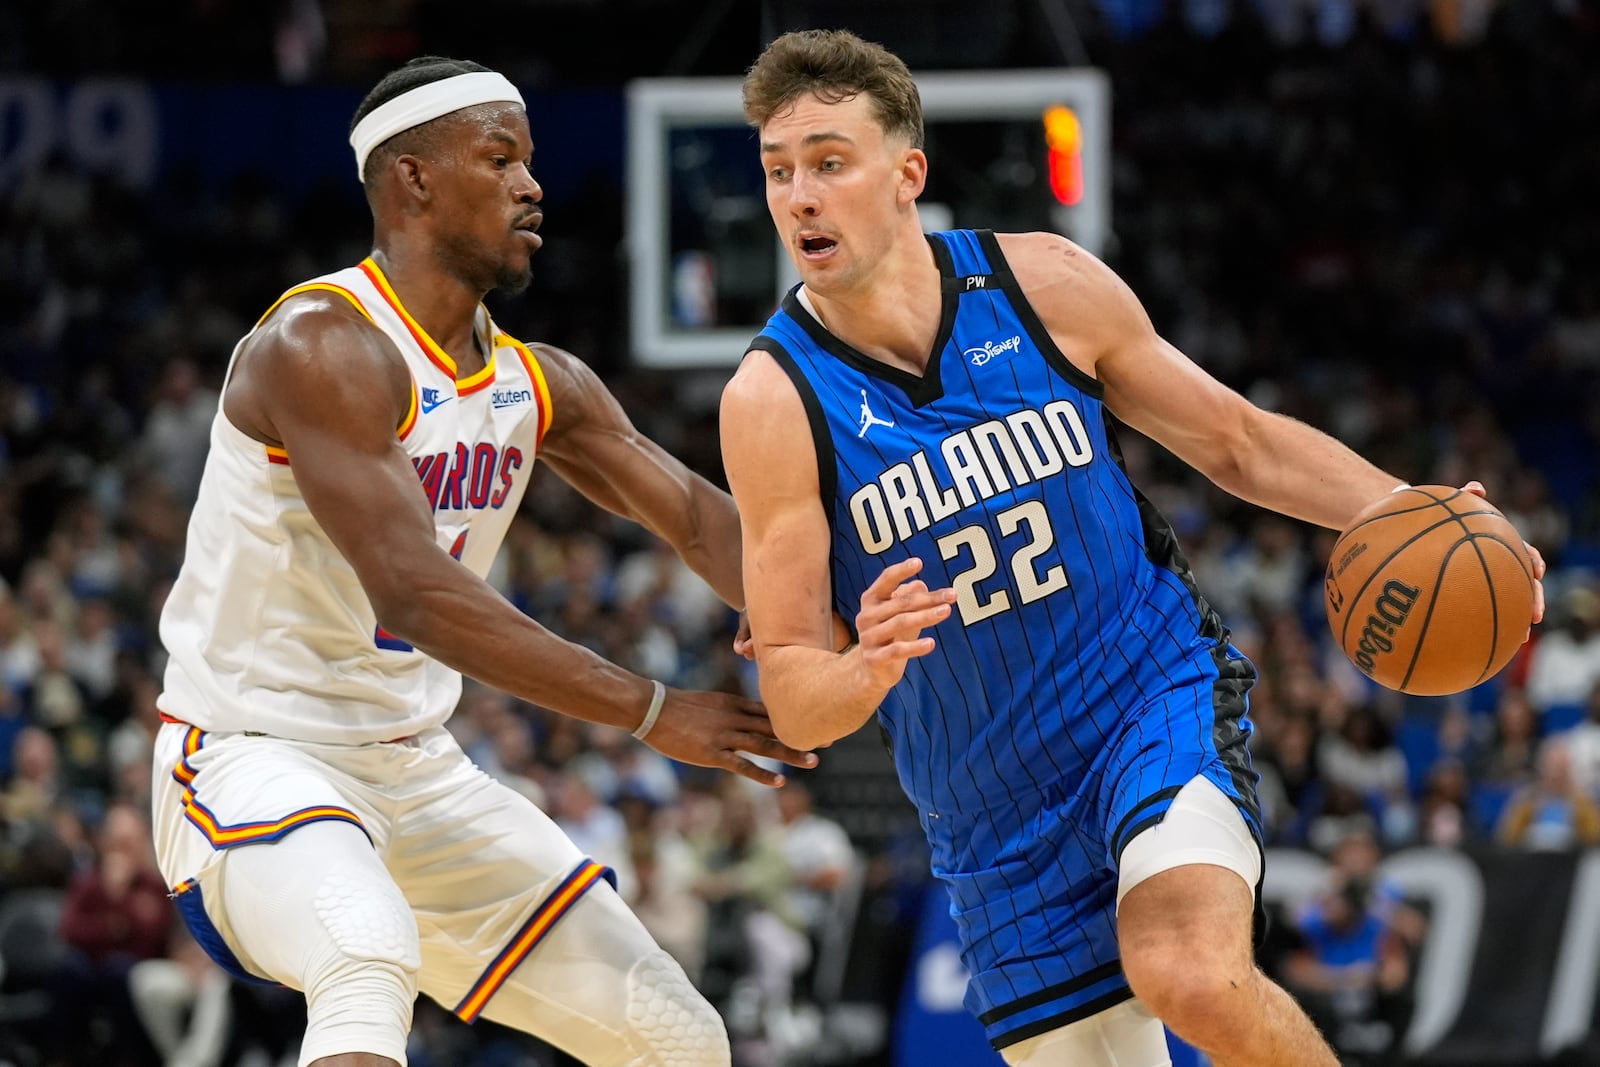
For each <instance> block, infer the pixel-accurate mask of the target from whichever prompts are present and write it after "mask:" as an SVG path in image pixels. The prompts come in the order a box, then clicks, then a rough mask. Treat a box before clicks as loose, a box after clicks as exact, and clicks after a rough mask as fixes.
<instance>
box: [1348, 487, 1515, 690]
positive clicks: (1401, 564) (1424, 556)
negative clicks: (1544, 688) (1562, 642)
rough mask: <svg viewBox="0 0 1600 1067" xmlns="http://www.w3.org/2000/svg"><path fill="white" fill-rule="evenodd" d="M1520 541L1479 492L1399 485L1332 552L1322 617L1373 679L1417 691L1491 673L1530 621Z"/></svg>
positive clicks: (1460, 685)
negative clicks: (1402, 487)
mask: <svg viewBox="0 0 1600 1067" xmlns="http://www.w3.org/2000/svg"><path fill="white" fill-rule="evenodd" d="M1533 590H1534V583H1533V565H1532V563H1531V561H1530V560H1529V559H1528V554H1527V550H1526V549H1525V548H1524V547H1523V543H1522V536H1521V535H1520V534H1518V533H1517V531H1516V528H1515V527H1513V526H1512V525H1511V523H1510V522H1508V521H1507V520H1506V517H1505V516H1504V515H1502V514H1500V512H1499V511H1498V510H1496V509H1495V508H1494V507H1493V506H1492V505H1491V504H1489V503H1488V502H1487V501H1485V500H1484V499H1483V498H1482V497H1478V496H1474V495H1472V494H1471V493H1467V492H1464V491H1462V490H1460V489H1456V488H1452V487H1451V486H1445V485H1417V486H1412V487H1410V488H1407V489H1401V490H1399V491H1397V492H1395V493H1392V494H1390V495H1389V496H1387V497H1385V498H1383V499H1382V500H1380V501H1378V502H1377V503H1376V504H1374V505H1373V506H1372V507H1370V508H1368V509H1367V510H1366V511H1363V512H1362V513H1361V514H1360V515H1358V516H1356V518H1355V520H1354V521H1353V522H1352V523H1351V524H1350V528H1349V529H1347V530H1345V532H1344V533H1343V534H1341V535H1340V537H1339V540H1338V541H1337V542H1336V543H1335V544H1334V546H1333V551H1332V552H1331V553H1330V554H1329V556H1328V571H1327V576H1326V580H1325V583H1324V587H1323V592H1324V595H1325V597H1326V599H1327V608H1328V624H1329V625H1330V626H1331V627H1332V628H1333V636H1334V637H1335V638H1336V639H1337V640H1338V642H1339V646H1340V647H1341V648H1343V649H1344V651H1345V655H1347V656H1349V657H1350V659H1351V661H1352V662H1354V663H1355V665H1356V666H1357V667H1358V668H1360V669H1361V671H1362V673H1363V674H1365V675H1367V676H1368V677H1369V678H1371V679H1373V680H1374V681H1376V682H1377V683H1378V684H1379V685H1383V686H1386V687H1388V688H1390V689H1397V690H1399V691H1400V692H1402V693H1411V694H1414V695H1417V696H1444V695H1446V694H1449V693H1459V692H1462V691H1463V690H1466V689H1471V688H1472V687H1473V686H1475V685H1478V684H1479V683H1481V682H1485V681H1487V680H1488V679H1490V678H1492V677H1494V675H1495V674H1496V673H1498V672H1499V671H1500V669H1501V668H1503V667H1504V666H1505V665H1506V664H1507V663H1509V662H1511V657H1512V656H1513V655H1515V654H1516V651H1517V649H1518V648H1520V647H1521V645H1522V641H1523V638H1524V637H1525V636H1526V635H1527V632H1528V626H1529V624H1530V623H1531V622H1532V620H1533Z"/></svg>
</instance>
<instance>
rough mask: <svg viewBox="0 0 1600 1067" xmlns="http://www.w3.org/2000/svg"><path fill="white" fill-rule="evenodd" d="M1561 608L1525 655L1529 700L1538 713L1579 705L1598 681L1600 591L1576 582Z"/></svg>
mask: <svg viewBox="0 0 1600 1067" xmlns="http://www.w3.org/2000/svg"><path fill="white" fill-rule="evenodd" d="M1562 608H1563V609H1564V610H1563V611H1562V613H1561V618H1560V620H1559V621H1558V622H1557V625H1556V627H1555V628H1554V629H1551V628H1548V627H1546V628H1545V629H1544V632H1543V633H1542V634H1541V636H1540V638H1539V640H1538V642H1537V643H1536V644H1535V645H1534V646H1533V649H1532V651H1531V652H1529V654H1528V655H1529V661H1528V700H1529V701H1530V702H1531V703H1532V704H1533V707H1534V709H1535V710H1536V711H1538V712H1540V713H1541V714H1549V713H1550V712H1551V709H1553V708H1572V707H1581V706H1582V705H1583V703H1584V701H1586V700H1587V699H1588V698H1589V692H1590V690H1592V689H1593V688H1594V687H1595V684H1596V683H1597V682H1600V592H1596V591H1595V589H1593V588H1592V587H1590V586H1589V585H1575V586H1573V587H1572V588H1571V589H1570V590H1568V592H1567V595H1566V597H1565V598H1563V600H1562Z"/></svg>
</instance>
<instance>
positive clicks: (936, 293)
mask: <svg viewBox="0 0 1600 1067" xmlns="http://www.w3.org/2000/svg"><path fill="white" fill-rule="evenodd" d="M806 292H807V295H808V296H809V297H810V301H809V304H810V306H811V310H812V313H813V314H814V315H815V316H816V318H817V321H818V322H820V323H822V325H823V326H824V327H826V328H827V330H828V332H830V333H832V334H833V335H834V336H835V337H837V338H839V340H841V341H843V342H845V343H846V344H848V345H850V346H851V347H852V348H855V349H856V350H858V351H860V352H861V353H862V354H864V355H867V356H871V357H872V358H873V359H876V360H879V361H880V362H883V363H886V364H888V365H889V366H891V367H898V368H899V369H901V370H906V371H910V372H911V373H913V374H921V373H922V372H923V371H924V370H926V369H927V366H928V357H929V355H930V354H931V353H932V350H933V342H934V339H935V337H936V336H937V335H938V332H939V318H940V315H941V313H942V310H943V304H942V300H941V296H940V283H939V266H938V263H937V261H935V260H934V258H933V253H932V252H931V251H930V250H929V248H928V246H927V243H926V242H925V241H924V240H923V239H922V235H921V232H920V231H919V232H918V234H917V241H916V242H915V244H909V243H906V244H902V245H900V246H899V247H898V248H897V249H895V250H894V251H893V252H892V253H891V254H890V255H889V256H887V257H886V258H885V259H884V260H883V261H881V262H880V263H878V264H877V265H876V267H875V268H874V269H873V270H872V272H871V275H870V276H868V277H865V278H862V279H861V280H860V282H859V283H858V284H856V285H852V286H850V287H848V288H841V289H836V290H832V291H830V292H828V293H827V294H823V293H819V292H817V291H816V290H814V289H811V288H810V287H809V286H807V287H806Z"/></svg>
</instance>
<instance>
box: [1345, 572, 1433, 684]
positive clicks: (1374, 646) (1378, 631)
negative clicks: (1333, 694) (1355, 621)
mask: <svg viewBox="0 0 1600 1067" xmlns="http://www.w3.org/2000/svg"><path fill="white" fill-rule="evenodd" d="M1421 594H1422V590H1421V589H1419V588H1418V587H1416V586H1414V585H1406V584H1405V583H1404V582H1401V581H1398V580H1396V579H1393V578H1391V579H1390V580H1389V581H1387V582H1385V583H1383V592H1381V593H1379V594H1378V599H1377V600H1376V601H1374V602H1373V605H1372V614H1370V615H1368V616H1367V622H1366V625H1365V626H1363V627H1362V628H1361V641H1360V643H1359V644H1357V645H1356V654H1355V661H1356V666H1357V667H1360V668H1361V669H1362V670H1364V671H1366V672H1367V673H1368V674H1371V673H1372V672H1373V671H1374V670H1375V669H1376V668H1377V665H1378V657H1379V656H1381V655H1383V654H1385V653H1387V652H1393V651H1394V642H1393V641H1391V640H1390V638H1391V637H1393V636H1394V635H1395V633H1397V632H1398V631H1399V629H1400V627H1402V626H1404V625H1405V622H1406V618H1407V617H1408V616H1410V614H1411V607H1412V605H1414V604H1415V603H1416V602H1417V597H1418V596H1420V595H1421Z"/></svg>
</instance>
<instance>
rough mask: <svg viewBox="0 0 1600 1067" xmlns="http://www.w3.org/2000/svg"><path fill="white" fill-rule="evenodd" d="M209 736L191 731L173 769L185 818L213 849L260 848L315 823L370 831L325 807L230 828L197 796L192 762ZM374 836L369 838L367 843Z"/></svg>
mask: <svg viewBox="0 0 1600 1067" xmlns="http://www.w3.org/2000/svg"><path fill="white" fill-rule="evenodd" d="M205 737H206V735H205V732H204V731H202V730H200V729H199V728H198V727H194V726H191V727H189V731H188V733H186V734H184V737H183V756H182V757H181V758H180V759H179V760H178V763H177V765H176V766H175V767H173V768H172V777H173V778H174V779H175V780H176V781H177V782H178V784H179V785H181V786H183V787H184V788H183V814H184V817H185V818H186V819H188V820H189V822H190V823H192V824H193V825H194V826H195V828H196V829H198V830H199V831H200V832H201V833H202V834H204V835H205V838H206V840H207V841H209V842H210V843H211V847H212V848H215V849H224V848H234V847H236V846H238V845H259V844H265V843H267V842H269V841H276V840H278V838H280V837H283V836H284V835H285V834H287V833H289V832H290V831H292V830H298V829H299V828H300V827H302V826H305V825H307V824H308V823H314V822H329V821H332V822H347V823H350V824H352V825H353V826H355V828H356V829H358V830H360V831H361V832H362V833H363V834H366V833H367V828H366V827H365V826H364V825H362V823H361V817H360V816H358V815H357V814H356V813H355V812H353V811H351V810H350V809H348V808H340V807H334V806H332V805H328V804H321V805H317V806H315V807H309V808H301V809H300V810H299V811H292V812H290V813H289V814H287V815H285V816H283V817H282V818H281V819H267V820H262V821H259V822H244V823H234V824H232V825H229V824H227V823H224V822H222V821H221V820H219V819H218V818H217V817H216V815H215V814H213V813H212V811H211V809H210V808H207V807H206V806H205V805H204V804H202V803H200V801H199V799H197V798H196V797H195V795H194V786H193V782H194V778H195V773H196V772H195V769H194V767H192V766H191V765H190V763H189V760H190V759H191V758H192V757H193V756H194V754H195V753H196V752H199V751H200V749H201V747H202V746H204V745H205ZM371 839H372V835H371V834H367V840H369V841H370V840H371Z"/></svg>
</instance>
